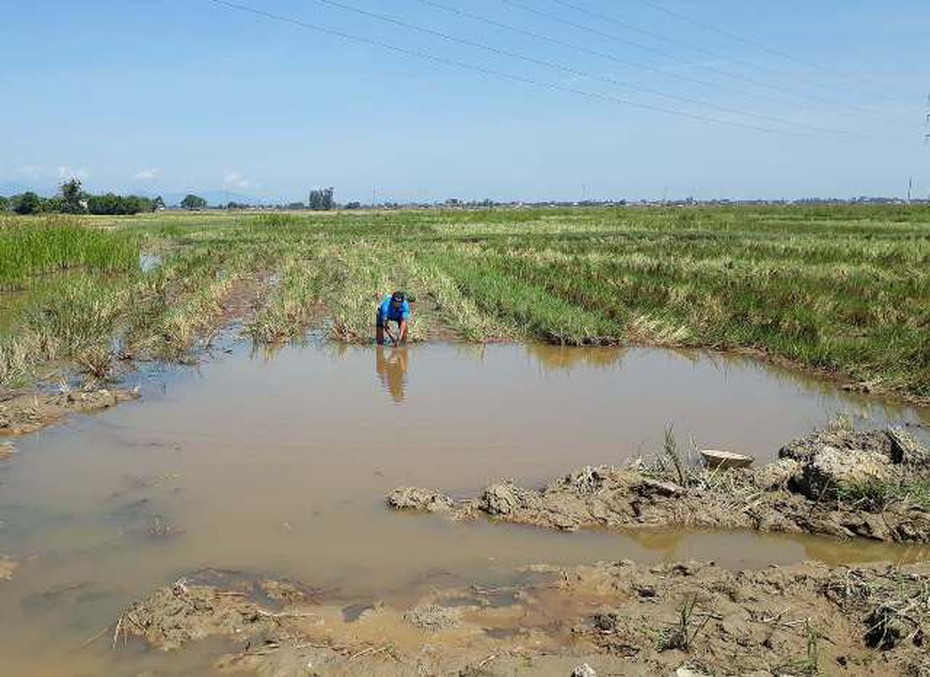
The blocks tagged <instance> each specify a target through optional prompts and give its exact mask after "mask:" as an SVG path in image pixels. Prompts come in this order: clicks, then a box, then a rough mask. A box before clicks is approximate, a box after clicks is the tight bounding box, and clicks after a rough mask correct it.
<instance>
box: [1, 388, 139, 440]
mask: <svg viewBox="0 0 930 677" xmlns="http://www.w3.org/2000/svg"><path fill="white" fill-rule="evenodd" d="M138 397H139V393H138V392H137V391H136V390H131V389H127V388H95V389H90V390H71V391H68V392H66V393H54V394H40V393H28V394H25V393H6V394H0V435H25V434H28V433H32V432H35V431H37V430H41V429H42V428H44V427H46V426H48V425H50V424H52V423H56V422H58V421H61V420H62V419H64V418H65V417H66V416H68V415H69V414H72V413H90V412H93V411H100V410H102V409H109V408H110V407H113V406H115V405H117V404H119V403H120V402H128V401H130V400H134V399H136V398H138Z"/></svg>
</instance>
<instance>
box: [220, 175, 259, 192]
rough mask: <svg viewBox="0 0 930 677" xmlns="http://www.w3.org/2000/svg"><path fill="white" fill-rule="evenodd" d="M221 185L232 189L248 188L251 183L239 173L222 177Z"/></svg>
mask: <svg viewBox="0 0 930 677" xmlns="http://www.w3.org/2000/svg"><path fill="white" fill-rule="evenodd" d="M223 185H224V186H230V187H232V188H248V187H249V186H250V185H252V184H251V182H250V181H249V180H248V179H247V178H245V177H244V176H242V174H240V173H239V172H229V173H228V174H226V176H225V177H223Z"/></svg>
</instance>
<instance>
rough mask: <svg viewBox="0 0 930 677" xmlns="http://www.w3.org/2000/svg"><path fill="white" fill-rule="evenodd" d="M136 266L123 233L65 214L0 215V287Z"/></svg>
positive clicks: (134, 251)
mask: <svg viewBox="0 0 930 677" xmlns="http://www.w3.org/2000/svg"><path fill="white" fill-rule="evenodd" d="M138 265H139V246H138V243H136V242H135V240H134V238H132V237H130V236H129V235H128V234H127V233H123V232H121V233H118V234H114V233H110V232H107V231H104V230H102V229H100V228H95V227H91V226H89V225H88V222H86V221H80V220H77V219H74V218H70V217H65V216H45V217H36V218H12V217H2V216H0V290H2V291H10V290H16V289H20V288H22V287H23V286H24V285H25V284H26V282H27V281H28V280H29V279H30V278H34V277H36V276H38V275H43V274H49V273H58V272H61V271H67V270H87V271H97V272H106V273H112V272H118V271H127V270H132V269H133V268H134V267H136V266H138Z"/></svg>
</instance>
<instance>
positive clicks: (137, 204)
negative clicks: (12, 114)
mask: <svg viewBox="0 0 930 677" xmlns="http://www.w3.org/2000/svg"><path fill="white" fill-rule="evenodd" d="M164 207H165V203H164V200H162V199H161V197H157V198H155V199H154V200H153V199H152V198H148V197H141V196H139V195H116V194H115V193H106V194H104V195H91V194H90V193H87V192H86V191H84V189H83V187H82V186H81V182H80V181H79V180H78V179H69V180H67V181H65V182H64V183H62V184H61V186H60V187H59V190H58V193H57V194H56V195H54V196H52V197H48V198H46V197H42V196H40V195H38V194H37V193H34V192H33V191H31V190H28V191H26V192H25V193H21V194H19V195H14V196H13V197H10V198H5V197H0V211H13V212H16V213H17V214H55V213H58V214H109V215H116V214H139V213H142V212H153V211H155V210H156V209H164Z"/></svg>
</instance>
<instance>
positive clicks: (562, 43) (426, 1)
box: [417, 0, 820, 111]
mask: <svg viewBox="0 0 930 677" xmlns="http://www.w3.org/2000/svg"><path fill="white" fill-rule="evenodd" d="M417 1H418V2H420V3H422V4H424V5H427V6H428V7H434V8H436V9H440V10H442V11H445V12H449V13H451V14H455V15H457V16H462V17H466V18H468V19H472V20H474V21H479V22H481V23H485V24H488V25H489V26H495V27H497V28H502V29H504V30H508V31H511V32H513V33H517V34H519V35H526V36H528V37H531V38H534V39H536V40H540V41H543V42H548V43H549V44H552V45H558V46H560V47H564V48H566V49H571V50H573V51H576V52H580V53H582V54H590V55H592V56H597V57H600V58H603V59H608V60H610V61H613V62H615V63H619V64H622V65H627V66H633V67H634V68H638V69H641V70H647V71H650V72H653V73H658V74H659V75H662V76H664V77H669V78H674V79H676V80H681V81H683V82H690V83H694V84H699V85H703V86H704V87H710V88H714V89H719V90H723V91H731V92H737V93H739V94H742V95H745V96H750V97H754V98H759V99H765V100H767V101H781V100H780V99H778V98H777V97H772V96H769V95H765V94H758V93H756V92H749V91H747V90H745V89H737V88H734V87H727V86H726V85H722V84H720V83H718V82H711V81H710V80H702V79H700V78H695V77H690V76H687V75H681V74H680V73H675V72H673V71H668V70H666V69H664V68H660V67H658V66H651V65H649V64H645V63H642V62H639V61H633V60H630V59H621V58H618V57H617V56H615V55H613V54H610V53H608V52H602V51H600V50H596V49H590V48H588V47H582V46H580V45H575V44H572V43H569V42H565V41H564V40H559V39H558V38H553V37H550V36H548V35H543V34H542V33H537V32H535V31H530V30H526V29H525V28H520V27H518V26H513V25H511V24H507V23H504V22H502V21H497V20H495V19H489V18H488V17H486V16H482V15H480V14H475V13H473V12H469V11H466V10H463V9H459V8H457V7H450V6H449V5H445V4H442V3H439V2H434V0H417ZM792 105H793V106H796V107H798V108H805V109H808V110H813V111H819V110H820V109H819V108H817V107H815V106H808V105H805V104H798V103H794V102H792Z"/></svg>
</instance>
